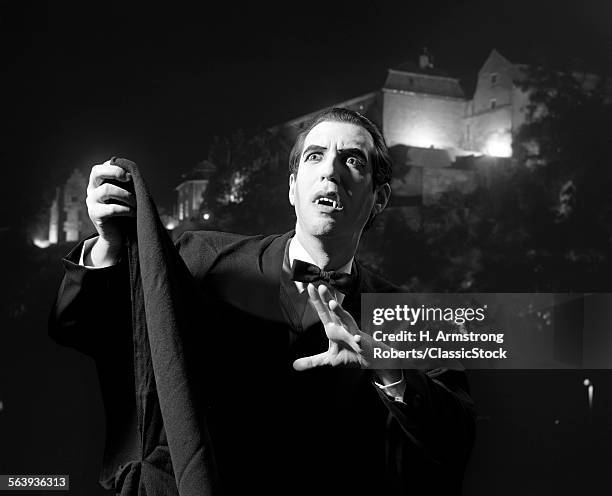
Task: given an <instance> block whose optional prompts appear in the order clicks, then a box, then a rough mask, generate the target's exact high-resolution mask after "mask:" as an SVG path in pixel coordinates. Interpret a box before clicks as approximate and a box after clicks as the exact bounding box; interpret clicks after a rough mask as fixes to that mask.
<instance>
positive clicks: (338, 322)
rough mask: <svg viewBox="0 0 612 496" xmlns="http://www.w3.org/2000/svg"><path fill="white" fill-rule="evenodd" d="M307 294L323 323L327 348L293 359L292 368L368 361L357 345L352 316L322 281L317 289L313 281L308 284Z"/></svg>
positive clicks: (356, 330)
mask: <svg viewBox="0 0 612 496" xmlns="http://www.w3.org/2000/svg"><path fill="white" fill-rule="evenodd" d="M307 291H308V297H309V300H310V302H311V304H312V305H313V307H314V309H315V310H316V312H317V314H318V316H319V319H320V320H321V322H322V323H323V326H324V327H325V334H326V335H327V339H328V340H329V346H328V348H327V351H324V352H323V353H319V354H317V355H312V356H308V357H303V358H298V359H297V360H296V361H295V362H293V368H294V369H295V370H308V369H312V368H314V367H320V366H322V365H331V366H333V367H336V366H353V367H361V366H363V367H365V366H367V361H366V360H365V357H364V355H363V352H362V347H361V345H360V343H361V340H362V335H361V333H360V330H359V326H357V323H356V322H355V319H353V317H352V316H351V314H350V313H348V312H347V311H346V310H344V309H343V308H342V306H341V305H340V303H338V302H337V301H336V300H335V299H334V298H333V297H332V294H331V292H330V290H329V289H328V288H327V286H325V285H324V284H321V285H320V286H319V287H318V289H317V288H316V287H315V285H314V284H309V285H308V287H307Z"/></svg>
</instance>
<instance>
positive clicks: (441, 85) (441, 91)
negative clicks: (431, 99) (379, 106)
mask: <svg viewBox="0 0 612 496" xmlns="http://www.w3.org/2000/svg"><path fill="white" fill-rule="evenodd" d="M383 89H384V90H391V91H406V92H410V93H422V94H426V95H434V96H443V97H450V98H461V99H464V98H465V93H464V92H463V89H462V88H461V85H460V84H459V79H458V78H454V77H450V76H448V75H447V74H446V73H445V72H444V71H441V70H440V69H435V68H431V67H428V68H421V67H419V66H418V65H417V64H414V63H412V62H405V63H403V64H401V65H399V66H397V67H396V68H394V69H389V72H388V74H387V80H386V81H385V84H384V86H383Z"/></svg>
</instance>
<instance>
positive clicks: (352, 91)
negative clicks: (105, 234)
mask: <svg viewBox="0 0 612 496" xmlns="http://www.w3.org/2000/svg"><path fill="white" fill-rule="evenodd" d="M14 3H15V5H9V3H8V2H2V7H1V11H0V12H1V13H0V16H1V17H0V37H1V42H0V47H1V48H0V50H2V64H3V67H4V70H3V74H2V88H3V96H4V98H3V102H2V117H3V118H2V138H3V139H2V142H3V146H2V148H1V149H0V154H1V155H0V156H1V161H2V168H3V172H4V173H3V180H2V181H1V184H2V185H1V187H2V190H1V195H2V202H1V203H0V209H1V212H0V229H1V228H3V227H13V228H15V227H16V226H17V225H22V224H23V223H25V222H28V220H29V218H30V216H31V215H32V213H35V212H36V211H37V210H39V209H40V207H41V206H43V205H44V202H45V201H48V200H49V199H50V197H51V195H52V193H53V190H54V188H55V186H56V185H59V184H61V183H62V182H63V181H64V180H65V179H66V178H67V176H68V174H69V173H70V171H71V170H72V169H73V168H74V167H81V168H83V169H84V170H85V169H88V168H89V167H90V166H91V165H93V164H94V163H97V162H101V161H104V160H106V159H108V158H110V157H111V156H113V155H118V156H125V157H128V158H131V159H133V160H135V161H136V162H138V163H139V164H140V165H141V167H143V168H144V170H145V176H146V177H147V178H148V181H149V183H150V185H151V187H152V190H153V193H154V195H155V196H156V198H158V200H159V202H160V203H162V204H168V203H169V202H170V201H171V200H172V198H173V192H172V188H171V187H170V186H174V185H176V184H177V182H178V179H179V177H180V174H181V173H182V172H185V171H187V170H189V169H190V168H191V167H193V165H195V163H196V162H197V161H198V160H201V159H203V158H205V157H206V153H207V149H208V143H209V140H210V138H211V137H212V136H214V135H223V134H227V133H229V132H231V131H232V130H233V129H236V128H245V129H255V128H258V127H265V126H270V125H273V124H276V123H279V122H283V121H285V120H289V119H291V118H294V117H297V116H299V115H302V114H305V113H309V112H312V111H314V110H316V109H319V108H322V107H325V106H327V105H329V104H332V103H334V102H339V101H342V100H346V99H349V98H352V97H355V96H358V95H360V94H363V93H366V92H369V91H373V90H376V89H379V88H380V87H381V85H382V84H383V82H384V79H385V76H386V69H387V68H388V67H392V66H394V65H397V64H399V63H401V62H404V61H406V60H416V57H417V56H418V53H419V52H420V50H421V48H422V47H423V46H427V47H429V49H430V50H431V51H432V52H433V53H434V55H435V62H436V66H437V67H439V68H443V69H446V70H447V71H449V72H450V73H451V74H454V75H457V76H462V77H463V78H464V80H465V83H466V85H467V86H468V89H469V86H470V83H471V81H470V78H472V79H473V77H474V75H475V74H476V71H477V70H478V68H479V67H480V66H481V65H482V63H483V62H484V60H485V58H486V56H487V55H488V53H489V52H490V50H491V49H492V48H497V49H499V50H500V51H501V52H502V53H503V54H506V55H507V57H508V58H510V60H512V61H515V62H521V61H523V60H525V61H528V60H530V59H531V58H533V57H534V56H535V55H537V54H538V53H553V54H555V55H560V54H563V55H564V56H567V57H570V58H571V57H580V58H583V59H584V60H586V61H587V62H588V63H589V64H591V65H592V66H593V67H596V66H602V65H604V66H605V65H607V66H608V67H609V66H610V63H609V62H610V54H611V53H612V30H610V26H612V4H611V3H610V2H609V1H606V0H593V1H590V0H589V1H580V2H571V3H568V2H558V1H557V2H551V1H545V2H537V1H533V0H532V1H524V0H519V1H498V2H491V1H485V0H475V1H470V0H465V1H457V0H455V1H447V2H442V1H438V2H433V1H432V2H408V1H403V2H361V3H359V2H338V3H332V2H321V3H316V2H284V3H282V4H280V3H279V4H278V6H273V5H269V4H266V3H263V2H251V3H250V6H242V5H240V4H239V3H238V2H219V3H220V4H221V5H217V6H215V7H212V6H210V5H209V3H205V2H198V3H197V4H194V5H193V6H189V7H186V6H183V5H180V4H179V3H178V2H168V3H165V4H156V3H153V2H149V3H142V4H140V5H136V6H135V5H125V4H124V2H122V3H113V2H80V3H78V4H77V3H74V4H70V3H67V2H50V3H49V4H47V5H45V4H44V3H42V2H14ZM561 4H564V5H563V6H562V7H560V6H559V5H561ZM565 4H569V6H566V5H565ZM472 83H473V81H472Z"/></svg>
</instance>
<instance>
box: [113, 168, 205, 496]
mask: <svg viewBox="0 0 612 496" xmlns="http://www.w3.org/2000/svg"><path fill="white" fill-rule="evenodd" d="M111 164H112V165H116V166H119V167H121V168H123V169H125V170H126V171H127V172H129V173H130V174H131V175H132V179H133V186H134V193H135V197H136V204H137V208H136V224H135V226H134V225H133V222H130V225H131V226H130V228H129V229H128V232H129V234H128V236H127V256H128V265H129V273H130V284H131V298H132V329H133V345H134V374H135V393H136V411H137V421H138V431H139V435H140V459H139V460H136V461H132V462H130V463H128V464H126V465H123V466H122V467H121V469H120V473H119V474H118V475H117V477H116V480H117V485H118V486H120V487H117V489H118V490H120V494H121V495H122V496H128V495H129V496H132V495H138V496H144V495H146V496H158V495H159V496H161V495H164V496H167V495H172V494H174V495H179V496H209V495H213V494H217V491H216V487H217V486H216V475H215V473H216V470H215V464H214V458H213V453H212V447H211V442H210V438H209V435H208V430H207V426H206V418H205V412H206V404H205V391H204V392H203V391H202V390H201V389H202V388H201V385H200V387H199V388H198V387H196V386H197V385H196V384H194V382H195V381H194V380H193V377H194V374H193V373H191V372H192V369H193V367H194V366H195V364H194V362H193V359H192V357H190V355H189V353H187V350H188V349H189V340H190V336H193V335H194V333H195V332H196V331H198V330H199V329H201V326H202V322H201V321H200V322H199V323H198V320H197V319H196V316H195V314H194V312H195V310H194V309H196V308H198V306H197V295H198V289H197V286H196V284H195V281H194V280H193V277H192V276H191V274H190V272H189V270H188V269H187V267H186V266H185V263H184V262H183V260H182V258H181V257H180V255H179V253H178V252H177V250H176V248H175V247H174V244H173V242H172V240H171V239H170V237H169V235H168V233H167V232H166V230H165V229H164V226H163V225H162V223H161V220H160V218H159V215H158V213H157V209H156V207H155V204H154V203H153V200H152V198H151V195H150V194H149V191H148V189H147V186H146V184H145V182H144V180H143V178H142V175H141V174H140V171H139V170H138V167H137V166H136V164H135V163H134V162H131V161H129V160H126V159H121V158H113V159H112V161H111Z"/></svg>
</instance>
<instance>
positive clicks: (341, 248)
mask: <svg viewBox="0 0 612 496" xmlns="http://www.w3.org/2000/svg"><path fill="white" fill-rule="evenodd" d="M295 236H296V238H297V239H298V241H299V242H300V244H301V245H302V246H303V247H304V249H305V250H306V251H307V252H308V254H309V255H310V256H311V257H312V259H313V260H314V262H315V263H316V264H317V266H318V267H319V268H321V269H323V270H338V269H339V268H341V267H344V266H345V265H346V264H347V263H348V262H349V260H351V259H352V258H353V257H354V256H355V252H356V251H357V246H358V245H359V236H351V237H346V236H344V237H343V236H338V237H318V236H313V235H311V234H307V233H305V232H304V231H303V230H302V229H300V226H299V224H298V225H296V226H295Z"/></svg>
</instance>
